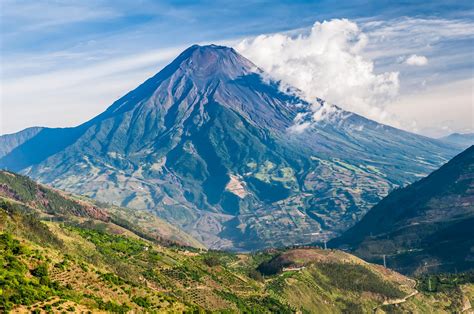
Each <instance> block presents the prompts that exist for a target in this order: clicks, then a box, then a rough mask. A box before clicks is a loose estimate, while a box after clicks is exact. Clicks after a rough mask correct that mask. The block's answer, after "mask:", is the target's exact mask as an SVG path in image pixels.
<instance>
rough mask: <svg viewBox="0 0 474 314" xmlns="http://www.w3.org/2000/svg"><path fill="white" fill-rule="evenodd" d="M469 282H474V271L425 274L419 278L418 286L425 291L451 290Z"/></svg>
mask: <svg viewBox="0 0 474 314" xmlns="http://www.w3.org/2000/svg"><path fill="white" fill-rule="evenodd" d="M468 283H471V284H472V283H474V271H470V272H464V273H458V274H432V275H424V276H422V277H419V278H418V285H417V288H418V289H419V290H421V291H424V292H451V291H453V290H456V289H459V286H460V285H464V284H468Z"/></svg>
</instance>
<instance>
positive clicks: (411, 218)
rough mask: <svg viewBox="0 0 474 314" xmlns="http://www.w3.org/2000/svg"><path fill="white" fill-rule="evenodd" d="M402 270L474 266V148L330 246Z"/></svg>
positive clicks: (385, 201) (394, 195) (382, 206)
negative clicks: (347, 248)
mask: <svg viewBox="0 0 474 314" xmlns="http://www.w3.org/2000/svg"><path fill="white" fill-rule="evenodd" d="M330 244H331V245H333V246H335V247H349V248H350V249H352V250H353V251H354V253H355V254H356V255H358V256H361V257H362V258H364V259H366V260H369V261H373V262H378V263H380V262H381V259H382V255H386V260H387V262H388V265H389V267H391V268H393V269H396V270H398V271H400V272H403V273H407V274H413V273H433V272H453V273H454V272H456V271H465V270H470V269H473V268H474V146H471V147H470V148H468V149H467V150H465V151H464V152H462V153H461V154H459V155H458V156H456V157H455V158H453V159H452V160H451V161H449V162H448V163H447V164H445V165H444V166H442V167H441V168H440V169H439V170H436V171H435V172H433V173H432V174H430V175H429V176H428V177H426V178H424V179H421V180H420V181H418V182H416V183H413V184H411V185H409V186H407V187H405V188H403V189H398V190H395V191H393V192H392V193H391V194H390V195H388V196H387V197H386V198H385V199H383V200H382V201H381V202H380V203H379V204H378V205H376V206H375V207H374V208H372V209H371V210H370V211H369V213H367V215H366V216H365V217H364V218H363V219H362V220H361V221H360V222H359V223H358V224H356V225H355V226H354V227H353V228H351V229H350V230H348V231H347V232H346V233H345V234H343V235H342V236H341V237H340V238H338V239H335V240H334V241H332V242H330Z"/></svg>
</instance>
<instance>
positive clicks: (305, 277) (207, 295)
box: [0, 174, 472, 313]
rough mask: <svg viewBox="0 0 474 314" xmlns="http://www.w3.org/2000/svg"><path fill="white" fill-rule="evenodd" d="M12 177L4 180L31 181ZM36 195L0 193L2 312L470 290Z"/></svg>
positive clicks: (267, 308) (418, 298) (375, 305)
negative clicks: (194, 241)
mask: <svg viewBox="0 0 474 314" xmlns="http://www.w3.org/2000/svg"><path fill="white" fill-rule="evenodd" d="M8 175H12V174H8ZM16 178H17V179H18V180H14V181H12V180H10V181H9V184H8V186H9V187H12V186H15V187H16V190H17V191H21V188H20V187H24V188H26V190H30V188H29V187H28V186H27V185H26V186H25V182H26V181H25V180H24V179H25V178H24V177H19V176H18V177H16ZM3 186H4V187H5V186H6V184H4V185H3ZM9 190H10V191H12V190H13V189H12V188H10V189H9ZM22 195H23V193H22ZM46 196H50V195H46ZM37 197H38V198H37V199H35V198H31V199H29V200H28V202H27V203H28V204H26V203H23V202H20V201H17V200H16V199H12V198H10V197H4V198H3V199H2V200H1V201H0V286H1V287H2V288H1V289H2V290H1V293H0V312H9V311H12V312H20V313H21V312H23V313H24V312H26V311H28V312H31V311H45V312H48V311H54V312H64V311H65V312H79V311H85V312H87V311H92V312H94V313H96V312H114V313H125V312H130V311H133V312H163V311H166V312H198V311H204V310H207V311H219V312H224V311H225V312H231V313H233V312H235V313H236V312H241V313H248V312H257V313H275V312H278V313H294V312H295V311H302V312H314V311H316V310H317V311H318V312H323V313H342V312H347V311H351V312H354V311H358V312H369V311H373V309H376V310H377V311H380V310H381V309H383V308H384V307H387V306H390V304H392V303H394V302H399V300H403V306H405V307H406V308H408V309H411V310H413V309H414V310H419V309H423V310H425V311H428V312H433V311H437V310H438V311H439V310H441V311H457V310H460V309H461V308H462V304H463V298H464V299H465V298H471V299H472V294H469V291H471V290H472V284H470V282H471V281H470V279H469V277H466V278H465V280H464V281H463V286H462V289H464V290H459V291H458V290H454V291H444V290H442V289H441V288H440V287H441V285H437V286H436V287H434V284H433V287H431V290H430V291H429V292H427V293H425V292H421V293H418V292H417V291H416V290H415V289H418V288H417V287H416V288H415V281H414V280H412V279H409V278H407V277H405V276H402V275H400V274H397V273H395V272H393V271H390V270H388V269H385V268H383V267H381V266H378V265H372V264H368V263H366V262H364V261H362V260H360V259H359V258H356V257H354V256H352V255H350V254H347V253H344V252H341V251H336V250H322V249H317V248H298V249H285V250H269V251H265V252H258V253H254V254H238V255H237V254H231V253H225V252H218V251H205V250H199V249H193V248H190V247H187V248H185V247H182V246H176V245H173V244H172V243H170V242H163V241H159V240H156V239H155V238H154V237H153V236H150V234H147V233H145V232H135V231H134V230H138V229H137V228H138V227H136V226H135V229H134V228H133V226H132V228H128V227H127V228H125V227H121V226H119V225H117V224H115V223H114V222H113V221H112V220H109V219H107V218H105V219H103V218H104V217H105V216H104V215H105V214H107V213H105V212H104V213H103V214H104V215H102V214H100V215H98V213H99V212H101V211H100V210H94V211H90V210H79V209H78V208H77V207H74V206H76V205H73V204H72V203H68V202H67V201H64V200H62V201H60V198H59V197H58V198H57V199H54V197H49V198H48V199H49V200H51V201H50V202H48V203H45V202H44V200H45V199H46V198H45V196H44V195H41V194H37ZM38 204H40V205H38ZM34 206H38V207H40V208H35V207H34ZM42 206H44V207H46V208H48V213H49V214H48V215H47V216H46V215H44V213H45V212H44V211H45V209H44V207H42ZM73 208H74V209H73ZM91 213H93V214H91ZM97 218H99V219H97ZM147 239H148V240H147ZM275 261H277V262H278V263H280V264H278V263H276V262H275ZM268 264H272V265H275V264H277V267H275V270H274V271H273V272H271V273H268V272H267V271H265V270H264V269H265V265H268ZM283 264H284V265H283ZM455 287H457V286H455ZM435 289H439V290H440V292H435ZM443 289H444V288H443ZM469 289H471V290H469ZM384 304H385V305H384Z"/></svg>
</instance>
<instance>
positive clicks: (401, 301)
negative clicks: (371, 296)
mask: <svg viewBox="0 0 474 314" xmlns="http://www.w3.org/2000/svg"><path fill="white" fill-rule="evenodd" d="M418 293H419V291H418V290H415V291H413V292H412V293H410V294H409V295H407V296H405V297H403V298H401V299H392V300H386V301H383V303H382V304H381V305H378V306H376V307H374V313H375V312H377V309H378V308H379V307H381V306H384V305H394V304H401V303H405V302H406V301H407V300H408V299H409V298H411V297H414V296H415V295H417V294H418Z"/></svg>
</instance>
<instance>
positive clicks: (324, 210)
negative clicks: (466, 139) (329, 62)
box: [0, 45, 459, 250]
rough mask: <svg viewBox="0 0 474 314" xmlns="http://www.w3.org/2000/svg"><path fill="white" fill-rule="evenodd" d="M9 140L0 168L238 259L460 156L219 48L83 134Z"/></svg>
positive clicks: (303, 237) (181, 62)
mask: <svg viewBox="0 0 474 314" xmlns="http://www.w3.org/2000/svg"><path fill="white" fill-rule="evenodd" d="M84 92H87V91H84ZM9 142H10V143H19V144H18V146H16V147H14V148H12V147H10V148H9V149H8V152H7V153H6V155H5V156H3V157H2V158H1V159H0V167H1V168H6V169H9V170H13V171H18V172H21V173H23V174H27V175H29V176H31V177H33V178H35V179H38V180H39V181H41V182H43V183H46V184H50V185H52V186H55V187H58V188H61V189H65V190H68V191H71V192H74V193H80V194H85V195H88V196H91V197H93V198H96V199H98V200H101V201H107V202H110V203H114V204H117V205H121V206H126V207H130V208H139V209H147V210H149V211H151V212H153V213H155V214H156V215H158V216H160V217H162V218H164V219H166V220H167V221H169V222H171V223H173V224H175V225H177V226H180V227H181V228H183V229H184V230H186V231H188V232H189V233H191V234H192V235H194V236H195V237H196V238H197V239H199V240H200V241H202V242H204V243H205V244H206V245H207V246H209V247H211V248H220V249H234V250H249V249H258V248H263V247H269V246H284V245H291V244H297V243H307V242H313V241H317V240H324V239H329V238H332V237H334V236H336V235H338V234H340V233H341V232H342V231H344V230H346V229H347V228H349V227H350V226H352V225H353V224H354V223H356V222H357V221H358V220H360V218H361V217H362V216H363V215H364V214H365V213H366V212H367V210H368V209H369V208H370V207H371V206H373V205H374V204H375V203H377V202H378V201H379V200H380V199H381V198H382V197H384V196H385V195H387V194H388V192H389V191H390V190H391V189H393V188H395V187H399V186H404V185H406V184H409V183H411V182H413V181H415V180H416V179H417V178H419V177H421V176H425V175H426V174H428V173H430V172H431V171H433V170H434V169H436V168H438V167H439V166H440V165H441V164H442V163H444V162H446V161H447V160H448V159H449V158H451V157H452V156H454V155H455V154H456V153H457V152H458V150H459V148H456V147H454V146H451V145H450V144H447V143H443V142H440V141H437V140H433V139H429V138H426V137H423V136H419V135H415V134H412V133H408V132H405V131H402V130H398V129H395V128H392V127H389V126H386V125H382V124H379V123H377V122H374V121H371V120H368V119H366V118H364V117H361V116H359V115H357V114H354V113H350V112H347V111H344V110H342V109H340V108H339V107H337V106H334V105H330V104H327V103H326V102H324V101H323V100H320V99H316V100H314V101H312V102H311V103H308V102H307V101H305V100H303V99H301V98H299V97H298V96H296V95H295V94H293V93H289V92H287V91H282V90H281V88H280V86H279V84H278V82H273V81H271V80H270V79H269V78H268V76H267V75H265V73H263V72H262V71H261V70H260V69H259V68H258V67H257V66H256V65H254V64H253V63H252V62H251V61H249V60H247V59H246V58H244V57H243V56H241V55H239V54H238V53H237V52H236V51H235V50H234V49H232V48H228V47H222V46H215V45H210V46H198V45H195V46H192V47H190V48H188V49H187V50H185V51H184V52H183V53H181V54H180V55H179V56H178V57H177V58H176V59H175V60H174V61H173V62H172V63H170V64H169V65H168V66H166V67H165V68H164V69H163V70H161V71H160V72H159V73H158V74H156V75H155V76H153V77H152V78H150V79H148V80H147V81H145V82H144V83H143V84H141V85H140V86H138V87H137V88H136V89H135V90H133V91H131V92H129V93H128V94H126V95H125V96H123V97H122V98H120V99H119V100H117V101H115V102H114V103H113V104H112V105H111V106H110V107H109V108H108V109H107V110H106V111H105V112H103V113H102V114H100V115H98V116H97V117H95V118H93V119H92V120H90V121H87V122H85V123H84V124H82V125H79V126H77V127H73V128H43V129H39V130H38V132H37V133H36V134H33V135H31V137H28V138H27V139H26V140H25V141H23V140H21V141H20V140H18V141H15V140H14V139H13V140H12V139H10V140H9Z"/></svg>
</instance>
